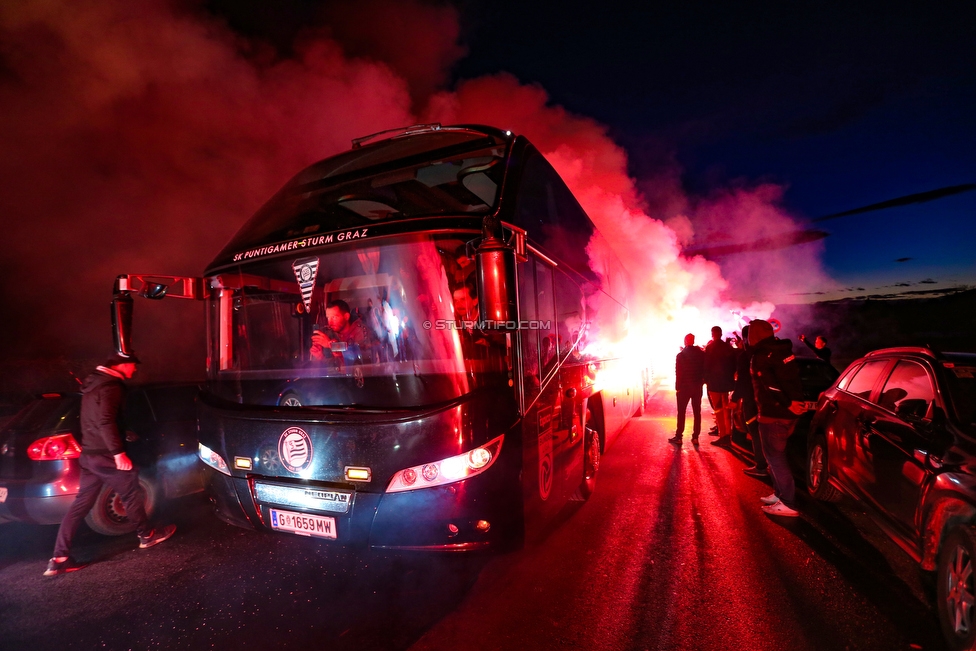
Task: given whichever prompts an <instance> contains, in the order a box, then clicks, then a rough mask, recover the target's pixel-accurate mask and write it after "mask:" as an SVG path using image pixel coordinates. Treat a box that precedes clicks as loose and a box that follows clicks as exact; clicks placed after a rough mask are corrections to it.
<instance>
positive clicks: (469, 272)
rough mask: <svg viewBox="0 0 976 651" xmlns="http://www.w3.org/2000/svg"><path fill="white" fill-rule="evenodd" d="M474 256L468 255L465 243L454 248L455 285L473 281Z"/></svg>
mask: <svg viewBox="0 0 976 651" xmlns="http://www.w3.org/2000/svg"><path fill="white" fill-rule="evenodd" d="M474 269H475V264H474V258H472V257H469V256H468V250H467V245H466V244H462V245H461V246H459V247H458V248H456V249H455V250H454V269H453V271H452V273H453V275H454V284H455V285H457V286H462V285H467V284H468V282H469V281H470V282H474Z"/></svg>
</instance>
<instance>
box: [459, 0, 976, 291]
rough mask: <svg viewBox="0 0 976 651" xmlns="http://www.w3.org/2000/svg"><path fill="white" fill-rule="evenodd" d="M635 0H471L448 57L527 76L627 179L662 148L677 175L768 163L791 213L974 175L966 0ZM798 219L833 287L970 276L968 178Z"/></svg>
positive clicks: (694, 180)
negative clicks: (578, 117) (962, 188)
mask: <svg viewBox="0 0 976 651" xmlns="http://www.w3.org/2000/svg"><path fill="white" fill-rule="evenodd" d="M634 4H635V5H636V3H634ZM646 5H647V6H640V7H637V6H633V5H628V4H624V5H623V6H620V5H619V4H615V3H610V4H608V5H603V7H606V9H601V10H600V11H594V9H593V5H592V3H583V2H571V3H558V4H555V3H524V2H502V3H496V2H491V3H477V4H473V5H471V6H470V7H469V11H468V12H466V13H464V14H463V15H464V16H465V24H466V25H467V30H466V32H465V36H466V38H467V44H468V47H469V54H468V56H467V57H465V58H464V59H462V60H461V61H460V63H459V65H458V67H457V70H456V74H457V76H459V77H467V76H478V75H481V74H485V73H488V72H491V71H495V70H507V71H510V72H512V73H514V74H515V75H516V76H518V77H519V79H520V80H522V81H523V82H534V83H539V84H541V85H542V86H544V87H545V88H546V90H547V91H548V92H549V93H550V95H551V97H552V99H553V101H555V102H557V103H560V104H562V105H564V106H566V107H567V108H568V109H570V110H572V111H574V112H578V113H582V114H585V115H589V116H592V117H594V118H596V119H597V120H599V121H601V122H603V123H604V124H607V125H609V126H610V133H611V135H612V136H613V138H614V139H615V140H616V141H617V142H618V143H620V144H622V145H623V146H624V147H625V148H626V149H627V152H628V154H629V155H630V161H631V166H630V170H631V173H632V174H633V175H634V177H635V178H637V179H641V178H645V177H647V176H650V175H651V174H652V173H653V172H654V170H655V167H656V166H658V165H661V164H662V161H661V160H660V156H661V151H662V149H664V150H665V151H667V152H670V153H672V154H673V156H674V159H675V160H676V161H677V162H678V163H679V164H680V166H681V169H682V170H683V174H682V183H683V184H684V186H685V188H686V189H687V190H688V191H689V192H693V193H706V194H707V193H708V192H709V191H710V190H711V189H712V188H714V187H715V186H717V185H721V184H728V183H735V182H736V181H737V180H740V179H747V180H753V181H754V180H756V179H763V180H769V181H772V182H775V183H778V184H782V185H784V186H785V187H786V188H787V190H786V192H785V194H784V197H783V201H784V204H785V206H786V207H787V208H788V210H789V211H790V213H791V214H793V215H795V216H796V217H798V218H800V219H801V220H814V219H816V218H818V217H822V216H825V215H830V214H834V213H837V212H841V211H845V210H849V209H853V208H857V207H860V206H865V205H870V204H874V203H878V202H882V201H886V200H889V199H892V198H896V197H900V196H904V195H910V194H915V193H921V192H926V191H930V190H934V189H938V188H943V187H947V186H957V185H964V184H974V183H976V5H974V4H973V3H971V2H969V3H956V2H947V3H925V4H923V3H897V2H896V3H890V2H885V3H864V2H854V3H802V2H762V3H714V5H713V6H712V7H711V8H709V9H708V10H704V9H703V8H702V7H703V5H701V4H699V3H646ZM662 5H663V6H662ZM669 5H670V6H669ZM662 144H663V145H664V147H662ZM669 162H670V161H664V163H665V164H668V163H669ZM815 226H817V227H820V228H823V229H824V230H827V231H828V232H829V233H830V235H829V237H828V238H827V240H826V242H825V251H824V257H823V260H824V262H825V264H826V267H827V270H828V271H829V272H830V273H831V275H832V276H833V277H834V278H835V279H836V280H837V281H838V283H839V286H840V287H857V286H863V287H865V289H866V290H868V292H870V293H874V290H875V289H877V290H878V291H880V292H882V293H887V292H903V291H913V290H919V289H926V288H933V287H936V288H937V287H945V286H955V285H963V284H968V285H973V284H976V255H974V251H973V248H974V245H976V192H972V191H970V192H964V193H960V194H956V195H953V196H950V197H947V198H943V199H940V200H937V201H933V202H926V203H920V204H915V205H911V206H906V207H900V208H894V209H888V210H883V211H877V212H870V213H864V214H860V215H856V216H850V217H845V218H839V219H835V220H830V221H828V222H823V223H818V224H816V225H815ZM905 258H909V259H907V260H905ZM898 260H903V261H902V262H898ZM923 280H935V281H936V283H935V284H934V285H933V284H929V283H923V284H921V285H920V284H919V283H920V282H921V281H923ZM906 283H907V284H908V285H910V287H905V286H904V284H906ZM824 289H825V290H826V289H827V288H824ZM853 293H854V294H858V293H864V292H857V291H855V292H853ZM832 295H844V293H843V292H841V293H840V294H836V293H835V294H832Z"/></svg>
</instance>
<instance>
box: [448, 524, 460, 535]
mask: <svg viewBox="0 0 976 651" xmlns="http://www.w3.org/2000/svg"><path fill="white" fill-rule="evenodd" d="M447 535H448V536H450V537H452V538H453V537H454V536H456V535H458V528H457V525H456V524H453V523H452V524H449V525H447Z"/></svg>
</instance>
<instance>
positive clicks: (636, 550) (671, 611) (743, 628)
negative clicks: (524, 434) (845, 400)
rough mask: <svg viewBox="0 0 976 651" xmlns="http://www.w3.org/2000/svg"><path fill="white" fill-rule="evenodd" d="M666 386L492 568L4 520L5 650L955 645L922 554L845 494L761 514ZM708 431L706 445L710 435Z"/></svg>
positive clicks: (187, 507)
mask: <svg viewBox="0 0 976 651" xmlns="http://www.w3.org/2000/svg"><path fill="white" fill-rule="evenodd" d="M673 427H674V407H673V405H672V399H671V398H670V397H669V396H668V395H667V394H664V395H663V396H660V397H659V399H658V400H657V401H655V402H654V404H652V405H650V409H649V411H648V414H647V415H645V417H644V418H642V419H639V420H635V421H632V422H631V423H630V424H629V425H628V427H627V429H626V430H625V431H624V433H623V434H621V436H620V437H619V438H618V440H617V441H616V443H615V444H614V445H613V447H612V448H611V449H610V450H609V451H608V453H607V454H606V455H605V456H604V458H603V464H602V466H601V469H600V476H599V480H598V486H597V491H596V494H595V495H594V496H593V497H592V498H591V500H590V501H589V502H587V503H586V504H583V505H571V506H569V507H567V509H565V511H564V514H563V517H562V518H561V520H560V521H559V522H558V523H556V524H555V525H554V526H553V528H552V531H551V532H550V533H549V535H548V536H547V537H546V538H545V539H544V540H543V541H542V542H541V543H539V544H536V545H533V546H530V547H528V548H526V549H523V550H521V551H517V552H512V553H508V554H505V555H501V556H491V557H463V558H458V557H434V558H430V557H426V556H421V557H417V556H406V557H397V556H389V555H377V554H372V553H360V552H354V551H349V550H345V549H342V548H337V547H334V546H330V545H329V544H327V543H323V542H321V541H317V540H309V539H305V538H302V537H298V536H289V535H285V534H270V533H263V532H253V531H246V530H242V529H237V528H234V527H231V526H228V525H225V524H223V523H220V522H219V521H217V520H216V519H214V518H212V517H211V516H210V514H209V509H208V507H207V505H206V503H205V502H204V501H203V500H201V499H199V498H188V499H184V500H181V501H180V502H178V503H176V504H174V505H172V506H171V507H170V508H169V510H168V513H167V514H166V516H167V517H168V518H169V519H171V520H172V521H174V522H176V524H177V525H178V526H179V531H178V532H177V534H176V536H174V538H173V539H172V540H170V541H167V542H166V543H164V544H162V545H159V546H158V547H155V548H152V549H149V550H138V549H137V548H136V542H135V536H132V537H131V538H130V537H123V538H119V539H115V538H104V537H102V536H99V535H97V534H94V533H92V532H90V531H87V530H86V529H85V528H84V527H82V530H81V532H80V533H79V536H78V538H77V544H76V546H75V554H76V556H78V557H80V558H82V559H86V560H93V561H95V562H94V564H93V565H91V566H90V567H88V568H86V569H84V570H82V571H80V572H76V573H73V574H70V575H66V576H61V577H55V578H44V577H42V576H41V573H42V572H43V570H44V567H45V564H46V561H47V558H48V557H49V555H50V550H51V548H52V547H53V544H54V536H55V533H56V529H57V528H56V527H32V526H26V525H20V524H4V525H0V649H3V650H4V651H6V650H18V651H19V650H21V649H23V650H28V651H45V650H47V649H51V650H54V649H59V650H60V649H86V650H87V649H102V648H104V649H185V650H188V651H190V650H195V649H231V648H242V649H271V648H282V649H291V648H294V649H305V650H308V649H330V650H331V649H339V650H342V649H350V650H351V649H357V650H363V649H393V650H400V649H411V650H421V649H422V650H438V651H440V650H451V651H456V650H459V649H463V650H469V649H472V650H476V649H492V650H497V649H723V650H734V649H749V650H755V649H790V650H797V651H799V650H806V649H809V650H817V651H820V650H833V649H838V650H845V649H850V650H855V649H870V650H874V649H877V650H885V651H888V650H894V649H943V648H944V645H943V643H942V639H941V636H940V634H939V628H938V622H937V619H936V617H935V614H934V610H933V609H932V607H931V603H930V598H929V597H928V596H927V591H926V590H927V588H926V587H925V585H924V584H923V581H922V580H921V577H920V574H919V572H918V571H917V570H916V569H915V567H914V565H913V564H912V562H911V561H910V560H909V559H908V557H907V556H905V555H904V553H903V552H901V551H900V550H899V549H898V548H897V547H895V546H894V545H893V544H892V543H890V542H889V541H888V540H887V538H886V537H885V536H884V534H882V533H881V532H880V530H878V528H877V527H876V526H874V525H873V523H871V522H870V521H869V520H868V518H867V517H866V516H865V515H864V514H863V513H861V512H860V511H859V510H858V509H857V508H856V507H855V506H853V505H851V504H849V503H841V504H840V505H821V504H817V503H814V502H812V501H810V500H809V499H802V497H801V501H800V509H801V511H802V517H800V518H796V519H779V520H774V519H771V518H769V517H768V516H766V515H765V514H763V513H762V512H761V511H760V508H759V506H760V504H759V497H760V496H762V495H765V494H768V493H769V492H770V488H769V486H767V485H766V484H763V483H761V482H759V481H757V480H754V479H751V478H749V477H746V476H745V475H743V474H742V472H741V469H742V468H743V467H744V466H745V465H747V462H748V460H747V459H746V458H744V456H743V455H742V454H741V453H738V452H732V451H728V450H725V449H721V448H717V447H715V446H711V445H709V444H708V443H704V444H703V445H701V447H700V448H699V449H697V450H696V449H695V448H693V447H692V446H691V445H690V444H689V443H687V442H686V443H685V445H684V446H683V447H682V448H681V449H679V450H676V449H675V448H674V447H672V446H670V445H669V444H668V443H667V442H666V439H667V437H668V436H670V435H671V434H672V432H673ZM705 439H707V437H703V440H705Z"/></svg>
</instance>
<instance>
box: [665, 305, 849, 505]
mask: <svg viewBox="0 0 976 651" xmlns="http://www.w3.org/2000/svg"><path fill="white" fill-rule="evenodd" d="M711 334H712V338H711V340H710V341H709V342H708V344H707V345H706V346H705V347H704V349H702V348H701V347H699V346H696V345H695V335H694V334H688V335H686V336H685V339H684V347H683V348H682V350H681V352H680V353H678V356H677V358H676V359H675V394H676V397H677V407H678V418H677V425H676V428H675V435H674V436H673V437H672V438H670V439H668V442H669V443H671V444H672V445H676V446H680V445H681V444H682V442H683V438H684V431H685V419H686V412H687V409H688V405H689V404H690V405H691V408H692V414H693V418H694V420H693V424H692V430H691V442H692V444H693V445H695V446H697V445H698V444H699V437H700V435H701V401H702V396H703V395H704V394H705V393H706V392H707V395H708V402H709V404H710V405H711V408H712V413H713V414H714V417H715V427H714V428H713V430H712V432H710V433H712V434H714V435H715V436H717V438H716V439H715V440H713V441H712V442H711V444H712V445H716V446H719V447H726V448H731V446H732V430H733V422H734V421H738V422H739V423H740V424H741V427H742V428H744V429H745V431H746V432H747V433H748V434H749V437H750V438H751V440H752V448H753V456H754V459H755V464H754V465H753V466H750V467H748V468H745V469H744V472H745V473H746V474H747V475H749V476H751V477H756V478H760V479H767V478H768V479H770V480H771V481H772V485H773V492H772V493H771V494H770V495H767V496H764V497H762V498H761V501H762V510H763V511H764V512H766V513H767V514H769V515H775V516H786V517H795V516H797V515H799V512H798V511H797V510H796V487H795V484H794V481H793V475H792V473H791V472H790V469H789V465H788V463H787V459H786V442H787V440H788V439H789V437H790V435H791V434H792V433H793V430H794V428H795V427H796V422H797V420H798V418H799V417H800V415H801V414H803V412H804V411H805V406H804V401H803V387H802V385H801V383H800V372H799V367H798V364H797V363H796V361H795V360H796V357H795V355H794V354H793V343H792V342H791V341H790V340H789V339H779V338H778V337H776V336H775V332H774V329H773V326H772V325H771V324H770V323H769V322H768V321H765V320H762V319H756V320H753V321H751V322H750V323H749V325H747V326H745V327H743V329H742V336H741V337H739V336H738V335H736V336H734V337H730V338H729V339H723V338H722V334H723V333H722V328H720V327H719V326H715V327H713V328H712V332H711ZM799 339H800V341H802V342H803V343H805V344H806V345H807V346H809V347H810V348H811V349H812V350H813V352H814V354H815V355H816V356H817V357H819V358H820V359H822V360H824V361H826V362H827V363H830V349H829V348H828V347H827V340H826V339H825V338H824V337H822V336H818V337H816V339H815V342H814V343H813V344H811V343H810V342H809V341H808V339H807V337H806V335H802V334H801V335H800V336H799ZM733 344H734V345H733ZM734 415H735V416H734Z"/></svg>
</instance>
